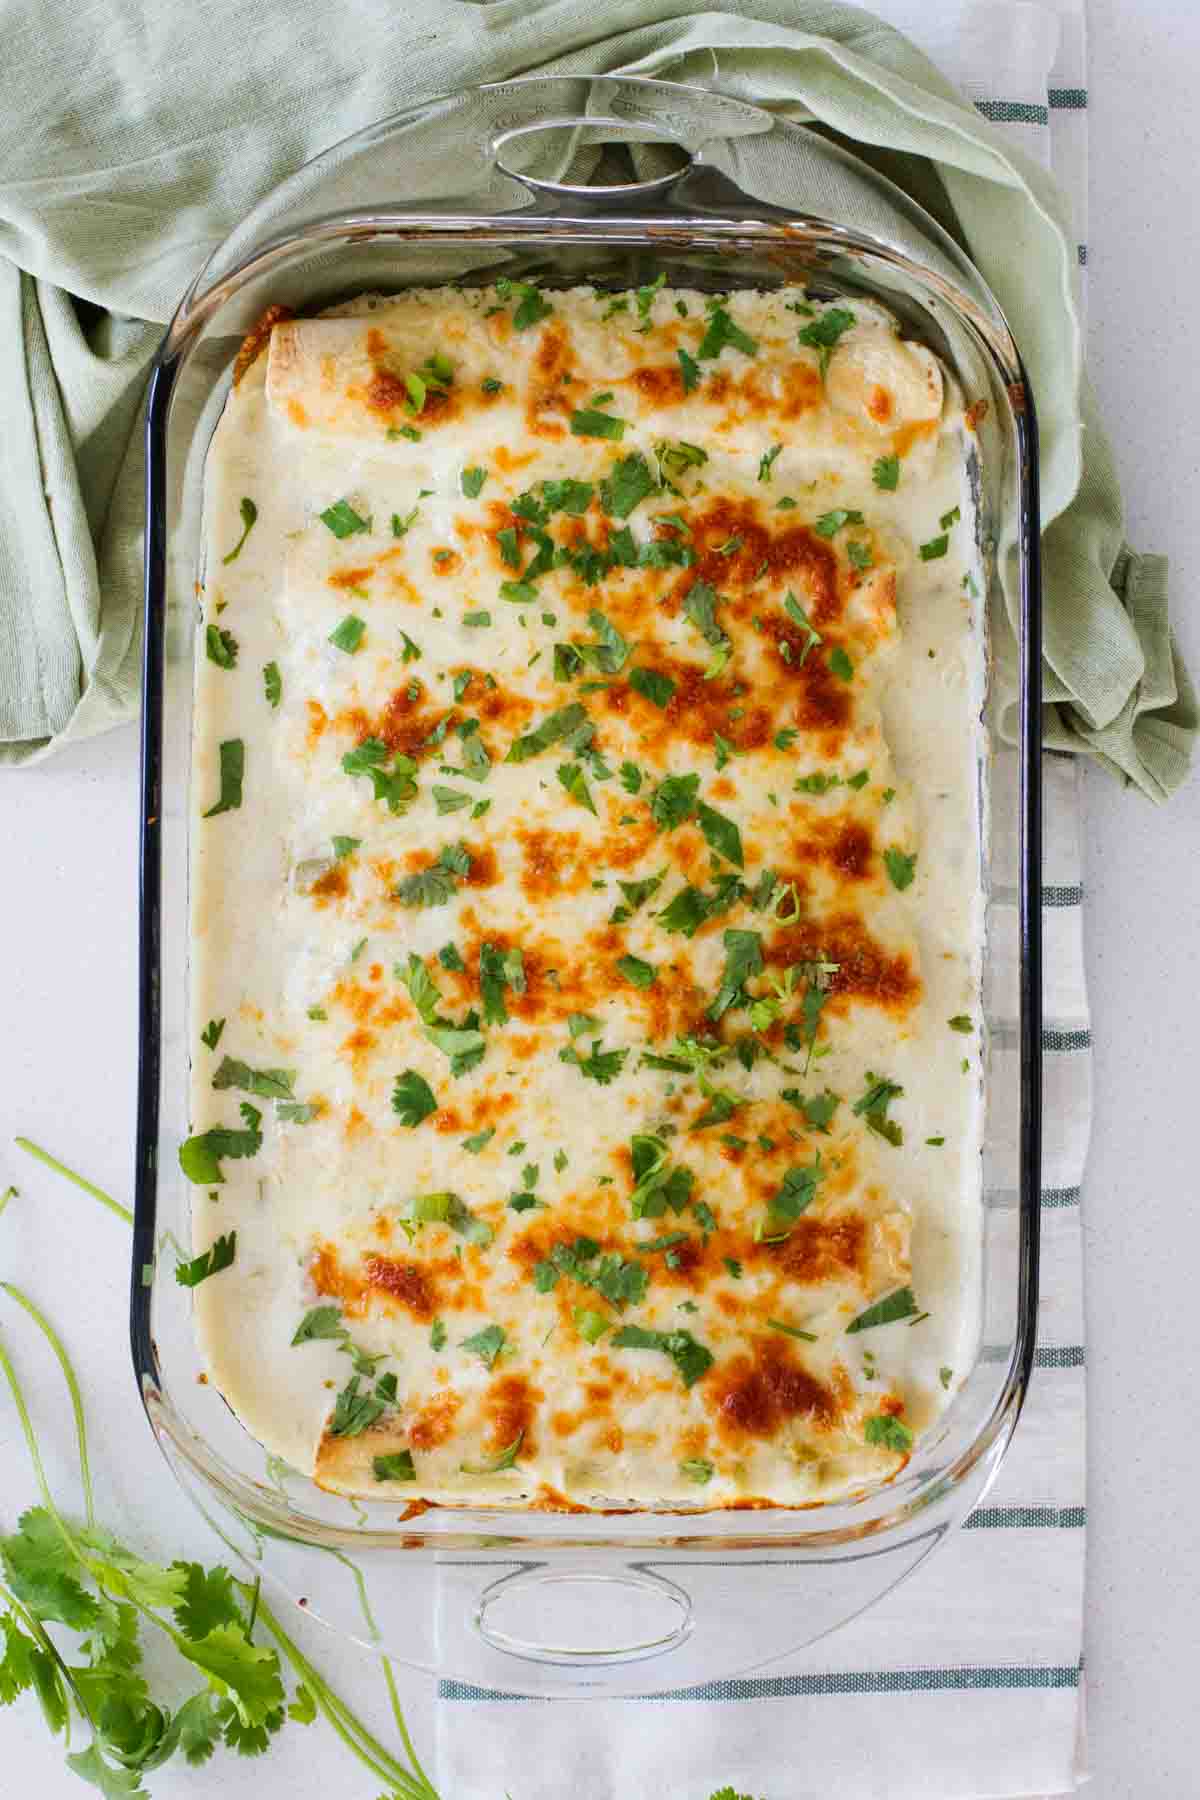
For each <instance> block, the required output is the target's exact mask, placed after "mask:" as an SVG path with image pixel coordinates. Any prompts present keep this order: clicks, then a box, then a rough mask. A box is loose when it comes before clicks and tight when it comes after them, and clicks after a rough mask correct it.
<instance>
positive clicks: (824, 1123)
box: [779, 1088, 842, 1132]
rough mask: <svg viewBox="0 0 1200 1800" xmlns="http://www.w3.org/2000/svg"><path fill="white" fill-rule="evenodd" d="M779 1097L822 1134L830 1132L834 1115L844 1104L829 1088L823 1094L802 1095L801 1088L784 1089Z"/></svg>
mask: <svg viewBox="0 0 1200 1800" xmlns="http://www.w3.org/2000/svg"><path fill="white" fill-rule="evenodd" d="M779 1097H780V1099H781V1100H786V1101H787V1103H788V1105H789V1106H794V1107H795V1108H796V1111H797V1112H798V1113H801V1114H803V1116H804V1120H805V1123H806V1124H808V1125H811V1126H812V1128H813V1130H814V1131H821V1132H828V1130H829V1127H830V1124H831V1123H832V1120H833V1115H834V1113H835V1112H836V1111H837V1109H838V1107H839V1106H840V1105H841V1103H842V1102H841V1097H840V1096H839V1095H838V1094H831V1093H830V1092H829V1089H828V1088H826V1090H825V1092H824V1093H823V1094H802V1093H801V1092H800V1090H799V1088H784V1090H783V1092H782V1093H781V1094H780V1096H779Z"/></svg>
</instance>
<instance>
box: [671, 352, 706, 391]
mask: <svg viewBox="0 0 1200 1800" xmlns="http://www.w3.org/2000/svg"><path fill="white" fill-rule="evenodd" d="M675 354H676V355H677V356H678V358H679V373H680V376H681V378H682V381H683V391H684V393H685V394H690V393H691V392H692V390H693V389H694V388H696V387H698V386H699V384H700V375H701V369H700V364H699V363H698V362H697V361H696V359H695V357H693V356H689V355H688V353H687V351H686V350H683V349H680V350H677V351H676V353H675Z"/></svg>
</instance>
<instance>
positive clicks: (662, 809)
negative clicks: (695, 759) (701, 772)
mask: <svg viewBox="0 0 1200 1800" xmlns="http://www.w3.org/2000/svg"><path fill="white" fill-rule="evenodd" d="M699 790H700V777H699V776H698V775H666V776H664V777H663V779H662V780H661V781H660V782H659V784H658V786H657V787H656V788H655V790H654V793H653V794H652V795H651V798H650V817H651V818H652V819H653V820H654V823H655V824H656V825H657V826H658V828H659V830H660V831H674V830H675V828H676V827H677V826H679V825H682V824H683V822H684V820H685V819H689V818H690V817H691V815H692V813H693V812H694V811H695V809H696V800H697V796H698V794H699Z"/></svg>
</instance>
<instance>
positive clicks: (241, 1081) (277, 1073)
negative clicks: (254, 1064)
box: [212, 1056, 296, 1100]
mask: <svg viewBox="0 0 1200 1800" xmlns="http://www.w3.org/2000/svg"><path fill="white" fill-rule="evenodd" d="M295 1080H296V1071H295V1069H252V1068H251V1067H250V1065H249V1063H244V1062H239V1061H238V1059H237V1058H236V1057H233V1056H223V1057H222V1058H221V1063H220V1067H219V1068H218V1070H217V1072H216V1074H215V1075H214V1076H213V1078H212V1084H213V1086H214V1088H216V1089H217V1090H218V1092H220V1091H221V1090H223V1089H225V1088H240V1089H241V1090H242V1092H243V1093H246V1094H254V1095H256V1096H257V1097H258V1099H260V1100H291V1099H292V1098H293V1097H294V1096H293V1094H292V1087H293V1085H294V1083H295Z"/></svg>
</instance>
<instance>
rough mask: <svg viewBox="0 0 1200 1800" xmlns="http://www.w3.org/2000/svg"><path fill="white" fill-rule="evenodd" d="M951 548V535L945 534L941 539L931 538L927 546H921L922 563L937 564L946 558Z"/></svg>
mask: <svg viewBox="0 0 1200 1800" xmlns="http://www.w3.org/2000/svg"><path fill="white" fill-rule="evenodd" d="M949 548H950V535H949V533H948V532H943V533H942V535H941V537H935V538H930V540H929V542H928V543H927V544H922V545H920V553H921V561H922V562H937V561H938V560H939V559H940V558H941V557H943V556H945V554H946V552H947V550H948V549H949Z"/></svg>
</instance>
